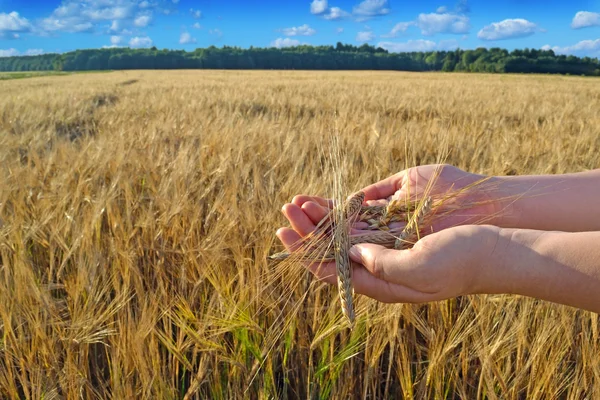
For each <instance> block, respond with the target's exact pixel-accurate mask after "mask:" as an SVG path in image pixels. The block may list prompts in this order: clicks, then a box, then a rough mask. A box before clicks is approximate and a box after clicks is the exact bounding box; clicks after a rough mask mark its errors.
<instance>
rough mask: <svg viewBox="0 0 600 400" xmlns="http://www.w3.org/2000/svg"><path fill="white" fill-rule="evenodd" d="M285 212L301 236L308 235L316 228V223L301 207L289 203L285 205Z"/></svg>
mask: <svg viewBox="0 0 600 400" xmlns="http://www.w3.org/2000/svg"><path fill="white" fill-rule="evenodd" d="M283 214H284V215H285V216H286V218H287V219H288V220H289V221H290V224H291V225H292V228H293V229H294V230H295V231H296V232H298V233H299V234H300V235H301V236H307V235H309V234H310V233H311V232H313V231H314V230H315V228H316V226H315V224H314V223H313V222H312V221H311V220H310V218H308V216H307V215H306V214H305V213H304V211H302V209H301V208H300V207H298V206H297V205H295V204H291V203H288V204H286V205H284V206H283Z"/></svg>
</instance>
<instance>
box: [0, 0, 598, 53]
mask: <svg viewBox="0 0 600 400" xmlns="http://www.w3.org/2000/svg"><path fill="white" fill-rule="evenodd" d="M338 41H341V42H343V43H352V44H356V45H360V44H362V43H369V44H372V45H379V46H381V47H384V48H386V49H388V50H389V51H419V50H427V51H429V50H436V49H438V50H448V49H455V48H457V47H460V48H463V49H474V48H477V47H503V48H508V49H514V48H525V47H529V48H552V49H554V50H555V51H556V52H558V53H564V54H574V55H578V56H592V57H600V0H570V1H565V0H503V1H502V0H498V1H490V0H458V1H456V0H452V1H449V0H435V1H432V0H423V1H399V0H303V1H289V0H288V1H281V0H263V1H247V0H246V1H242V0H221V1H218V0H195V1H192V0H0V56H11V55H22V54H40V53H50V52H66V51H71V50H75V49H83V48H101V47H105V46H106V47H108V46H125V47H127V46H129V47H150V46H156V47H158V48H169V49H186V50H193V49H195V48H196V47H207V46H210V45H215V46H223V45H229V46H240V47H249V46H257V47H266V46H277V47H282V46H293V45H297V44H304V43H306V44H313V45H322V44H335V43H336V42H338Z"/></svg>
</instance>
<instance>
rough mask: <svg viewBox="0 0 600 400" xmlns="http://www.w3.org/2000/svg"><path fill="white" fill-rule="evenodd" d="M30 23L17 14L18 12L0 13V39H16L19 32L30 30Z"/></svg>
mask: <svg viewBox="0 0 600 400" xmlns="http://www.w3.org/2000/svg"><path fill="white" fill-rule="evenodd" d="M32 28H33V27H32V25H31V23H30V22H29V20H27V18H23V17H21V16H20V15H19V13H18V12H16V11H13V12H11V13H8V14H6V13H0V39H3V38H8V39H18V38H19V37H20V35H19V33H24V32H31V30H32Z"/></svg>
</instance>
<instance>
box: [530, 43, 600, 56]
mask: <svg viewBox="0 0 600 400" xmlns="http://www.w3.org/2000/svg"><path fill="white" fill-rule="evenodd" d="M542 50H553V51H554V52H555V53H556V54H569V55H574V56H579V57H600V39H596V40H582V41H581V42H579V43H576V44H574V45H572V46H566V47H559V46H554V47H550V46H549V45H545V46H543V47H542Z"/></svg>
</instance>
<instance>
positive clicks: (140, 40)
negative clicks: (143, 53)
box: [129, 36, 152, 48]
mask: <svg viewBox="0 0 600 400" xmlns="http://www.w3.org/2000/svg"><path fill="white" fill-rule="evenodd" d="M129 46H130V47H134V48H140V47H151V46H152V39H150V38H149V37H148V36H141V37H139V36H136V37H133V38H131V40H130V41H129Z"/></svg>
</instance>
